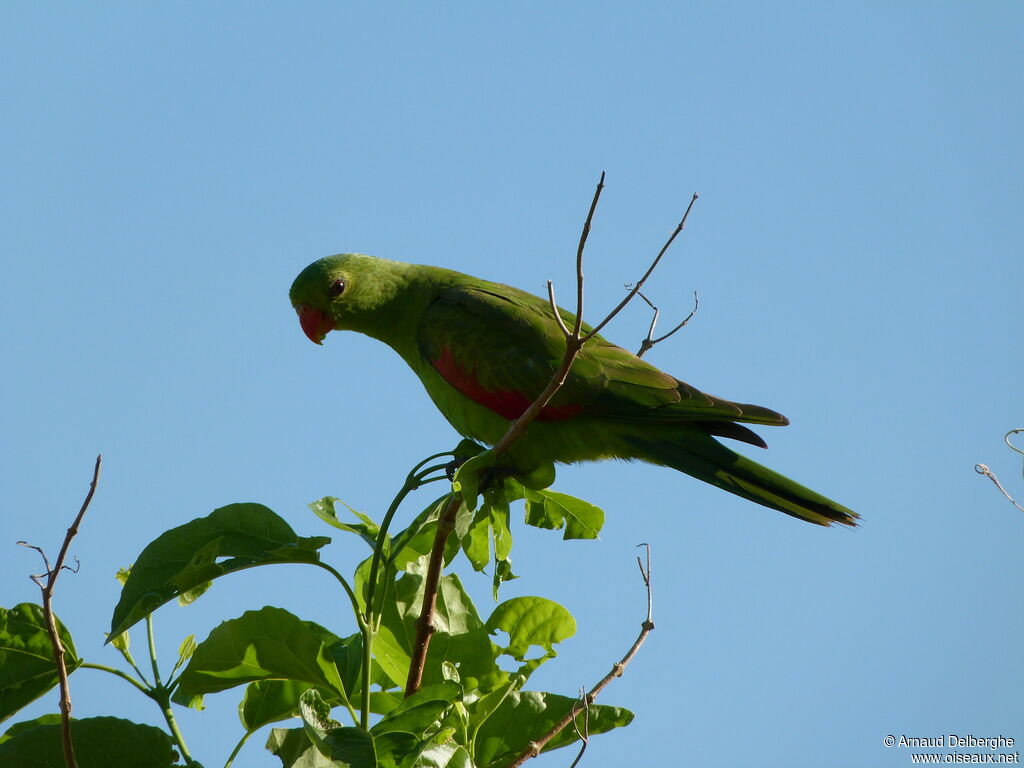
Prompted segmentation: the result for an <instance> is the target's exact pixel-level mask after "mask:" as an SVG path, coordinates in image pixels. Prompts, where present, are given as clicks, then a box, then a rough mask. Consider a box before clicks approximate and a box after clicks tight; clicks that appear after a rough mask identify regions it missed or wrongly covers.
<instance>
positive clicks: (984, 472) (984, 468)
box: [974, 464, 1024, 512]
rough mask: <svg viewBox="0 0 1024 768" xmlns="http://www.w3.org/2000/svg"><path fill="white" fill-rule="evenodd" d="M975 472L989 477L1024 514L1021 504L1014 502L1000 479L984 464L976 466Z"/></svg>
mask: <svg viewBox="0 0 1024 768" xmlns="http://www.w3.org/2000/svg"><path fill="white" fill-rule="evenodd" d="M974 471H975V472H977V473H978V474H979V475H985V477H987V478H988V479H989V480H991V481H992V482H993V483H995V484H996V488H998V489H999V490H1000V491H1001V492H1002V494H1003V496H1005V497H1006V498H1007V499H1009V501H1010V503H1011V504H1013V506H1015V507H1016V508H1017V509H1019V510H1020V511H1021V512H1024V507H1022V506H1021V505H1020V504H1018V503H1017V502H1016V501H1015V500H1014V498H1013V496H1011V495H1010V494H1009V493H1007V492H1006V489H1005V488H1003V484H1002V483H1000V482H999V478H998V477H996V475H995V473H994V472H993V471H992V470H991V469H989V468H988V467H987V466H985V465H984V464H975V465H974Z"/></svg>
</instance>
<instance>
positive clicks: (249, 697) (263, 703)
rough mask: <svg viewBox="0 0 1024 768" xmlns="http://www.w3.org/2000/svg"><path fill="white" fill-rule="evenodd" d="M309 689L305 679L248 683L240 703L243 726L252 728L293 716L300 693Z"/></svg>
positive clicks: (250, 730) (239, 712)
mask: <svg viewBox="0 0 1024 768" xmlns="http://www.w3.org/2000/svg"><path fill="white" fill-rule="evenodd" d="M308 690H309V683H306V682H303V681H302V680H257V681H256V682H255V683H249V684H248V685H247V686H246V687H245V696H244V697H243V698H242V701H241V703H240V704H239V705H238V717H239V719H241V721H242V727H243V728H245V730H246V731H248V732H250V733H251V732H252V731H255V730H256V729H257V728H262V727H263V726H264V725H267V724H268V723H276V722H278V721H280V720H287V719H288V718H290V717H294V716H295V714H296V712H297V711H298V709H299V697H300V696H301V695H302V694H303V693H305V692H306V691H308Z"/></svg>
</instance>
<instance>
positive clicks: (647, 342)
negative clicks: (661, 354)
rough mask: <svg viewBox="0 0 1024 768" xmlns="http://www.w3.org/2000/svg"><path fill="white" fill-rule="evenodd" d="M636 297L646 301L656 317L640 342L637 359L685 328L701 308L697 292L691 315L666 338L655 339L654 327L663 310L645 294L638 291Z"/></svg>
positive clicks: (666, 335)
mask: <svg viewBox="0 0 1024 768" xmlns="http://www.w3.org/2000/svg"><path fill="white" fill-rule="evenodd" d="M629 287H630V286H629V285H627V286H626V288H629ZM636 295H637V296H639V297H640V298H641V299H643V300H644V301H646V302H647V306H649V307H650V308H651V309H653V310H654V317H652V318H651V325H650V327H649V328H648V329H647V337H646V338H645V339H644V340H643V341H642V342H640V349H638V350H637V352H636V356H637V357H643V356H644V353H645V352H647V351H648V350H649V349H651V348H653V347H654V345H655V344H661V342H663V341H664V340H665V339H667V338H668V337H669V336H672V335H673V334H674V333H675V332H676V331H678V330H680V329H681V328H683V327H685V326H686V325H687V324H688V323H689V322H690V321H691V320H692V319H693V316H694V315H696V314H697V309H698V308H699V307H700V295H699V294H698V293H697V292H696V291H694V292H693V309H691V310H690V314H688V315H687V316H686V317H684V318H683V320H682V322H681V323H679V325H677V326H676V327H675V328H673V329H672V330H671V331H669V332H668V333H666V334H665V335H664V336H659V337H658V338H656V339H655V338H654V326H656V325H657V324H658V315H660V314H661V310H660V309H658V308H657V307H656V306H654V303H653V302H652V301H651V300H650V299H648V298H647V297H646V296H644V295H643V293H640V292H639V291H638V292H637V294H636Z"/></svg>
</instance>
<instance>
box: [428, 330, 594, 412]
mask: <svg viewBox="0 0 1024 768" xmlns="http://www.w3.org/2000/svg"><path fill="white" fill-rule="evenodd" d="M431 365H433V366H434V368H436V369H437V372H438V373H440V374H441V376H442V378H444V380H445V381H447V382H448V383H449V384H451V385H452V386H453V387H454V388H455V389H456V390H458V391H459V392H461V393H462V394H463V395H465V396H466V397H468V398H469V399H470V400H472V401H473V402H474V403H479V404H480V405H482V406H484V407H485V408H488V409H490V410H492V411H494V412H495V413H496V414H498V415H499V416H501V417H502V418H505V419H508V420H509V421H512V420H513V419H518V418H519V417H520V416H522V415H523V412H524V411H525V410H526V409H527V408H529V407H530V403H531V402H533V401H532V400H531V399H530V398H528V397H526V395H524V394H523V393H522V392H517V391H516V390H514V389H486V388H485V387H484V386H482V385H481V384H480V382H479V381H478V380H477V378H476V375H475V374H474V373H473V372H472V371H465V370H463V369H462V368H460V367H459V364H458V363H457V362H455V355H453V354H452V350H451V348H450V347H445V348H444V349H443V350H441V355H440V356H439V357H438V358H436V359H435V360H431ZM582 410H583V406H582V405H576V404H570V405H546V406H544V408H542V409H541V412H540V414H539V415H538V416H537V420H538V421H561V420H563V419H568V418H570V417H572V416H575V415H576V414H578V413H579V412H580V411H582Z"/></svg>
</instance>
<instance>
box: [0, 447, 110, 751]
mask: <svg viewBox="0 0 1024 768" xmlns="http://www.w3.org/2000/svg"><path fill="white" fill-rule="evenodd" d="M102 463H103V457H102V456H97V457H96V465H95V466H94V467H93V471H92V482H91V483H90V484H89V492H88V493H87V494H86V495H85V501H83V502H82V507H81V509H79V510H78V515H77V516H76V517H75V521H74V522H73V523H72V524H71V527H70V528H68V531H67V533H66V534H65V536H64V543H63V544H62V545H61V548H60V553H59V554H58V555H57V562H56V563H54V565H53V567H52V568H51V567H50V561H49V559H48V558H47V557H46V553H45V552H43V550H42V548H41V547H37V546H35V545H32V544H27V543H26V542H24V541H19V542H18V543H19V544H21V545H22V546H25V547H28V548H30V549H34V550H36V551H37V552H38V553H39V554H40V555H41V556H42V558H43V564H44V565H45V566H46V573H43V574H37V575H33V576H31V577H30V578H31V579H32V581H34V582H35V583H36V585H37V586H38V587H39V590H40V592H42V596H43V620H44V621H45V622H46V632H47V634H49V636H50V645H51V646H52V647H53V660H54V664H56V666H57V680H58V682H59V684H60V725H61V737H62V740H63V746H64V762H65V763H66V764H67V766H68V768H77V766H78V761H77V760H76V759H75V748H74V745H73V744H72V743H71V691H70V689H69V688H68V668H67V664H65V662H64V644H63V643H62V642H61V640H60V635H59V634H58V633H57V619H56V618H55V617H54V615H53V591H54V588H55V587H56V586H57V576H59V575H60V572H61V571H62V570H64V569H65V568H67V569H68V570H69V571H75V572H77V570H78V568H77V565H78V560H77V559H76V560H75V565H76V567H75V568H71V567H70V566H66V565H64V561H65V560H66V559H67V556H68V548H69V547H70V546H71V540H72V539H73V538H75V536H76V535H77V533H78V527H79V526H80V525H81V524H82V518H84V517H85V512H86V510H87V509H89V504H90V503H91V502H92V497H93V494H94V493H96V485H97V484H98V483H99V480H100V465H101V464H102ZM44 579H45V581H44Z"/></svg>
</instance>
